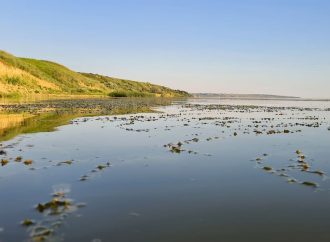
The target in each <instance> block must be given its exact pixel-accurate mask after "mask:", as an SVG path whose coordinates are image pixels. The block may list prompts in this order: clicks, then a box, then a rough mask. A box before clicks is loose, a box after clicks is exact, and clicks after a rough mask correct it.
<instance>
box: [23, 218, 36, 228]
mask: <svg viewBox="0 0 330 242" xmlns="http://www.w3.org/2000/svg"><path fill="white" fill-rule="evenodd" d="M21 224H22V225H23V226H26V227H28V226H31V225H34V224H35V221H33V220H31V219H28V218H26V219H24V220H23V221H22V222H21Z"/></svg>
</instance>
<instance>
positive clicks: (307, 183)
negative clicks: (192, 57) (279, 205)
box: [301, 181, 318, 187]
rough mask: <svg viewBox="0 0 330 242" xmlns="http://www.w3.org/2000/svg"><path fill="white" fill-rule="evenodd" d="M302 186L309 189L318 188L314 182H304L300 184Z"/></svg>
mask: <svg viewBox="0 0 330 242" xmlns="http://www.w3.org/2000/svg"><path fill="white" fill-rule="evenodd" d="M301 184H302V185H305V186H309V187H318V184H317V183H315V182H310V181H304V182H302V183H301Z"/></svg>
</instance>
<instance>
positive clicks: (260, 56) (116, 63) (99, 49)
mask: <svg viewBox="0 0 330 242" xmlns="http://www.w3.org/2000/svg"><path fill="white" fill-rule="evenodd" d="M329 10H330V2H329V1H326V0H313V1H311V0H292V1H284V0H269V1H263V0H244V1H243V0H236V1H225V0H224V1H210V0H209V1H187V0H182V1H174V0H169V1H162V0H160V1H151V0H140V1H133V0H126V1H114V0H113V1H105V0H97V1H93V2H90V1H87V0H85V1H80V2H79V3H77V2H73V1H72V2H69V1H64V0H61V1H56V2H46V1H41V0H32V1H18V0H13V1H6V2H3V3H2V14H1V15H0V28H1V31H2V37H1V39H0V49H3V50H5V51H7V52H9V53H12V54H14V55H17V56H22V57H31V58H37V59H47V60H51V61H55V62H58V63H60V64H63V65H65V66H67V67H69V68H71V69H73V70H76V71H81V72H92V73H98V74H103V75H108V76H114V77H120V78H125V79H132V80H139V81H145V82H151V83H155V84H160V85H165V86H169V87H171V88H174V89H182V90H186V91H188V92H191V93H229V94H230V93H235V94H272V95H284V96H298V97H305V98H330V94H328V93H329V91H328V90H330V81H329V74H330V69H329V66H330V59H329V54H330V47H329V42H330V29H329V23H330V16H329V14H328V13H329Z"/></svg>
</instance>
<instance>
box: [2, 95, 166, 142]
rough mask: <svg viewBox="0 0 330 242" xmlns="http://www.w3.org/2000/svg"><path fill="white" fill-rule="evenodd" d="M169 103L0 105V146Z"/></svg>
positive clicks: (115, 101) (124, 101) (155, 100)
mask: <svg viewBox="0 0 330 242" xmlns="http://www.w3.org/2000/svg"><path fill="white" fill-rule="evenodd" d="M169 102H170V100H167V99H159V98H151V99H150V98H148V99H147V98H120V99H102V100H91V99H88V100H53V101H46V102H37V103H26V104H7V105H1V106H0V109H2V110H3V111H2V112H1V113H0V142H1V141H7V140H10V139H12V138H14V137H15V136H17V135H20V134H27V133H37V132H49V131H54V130H55V129H56V127H58V126H61V125H64V124H67V123H68V122H69V121H70V120H72V119H75V118H78V117H87V116H101V115H114V114H128V113H139V112H150V111H151V107H153V106H157V105H166V104H169Z"/></svg>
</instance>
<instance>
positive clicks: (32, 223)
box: [21, 184, 85, 241]
mask: <svg viewBox="0 0 330 242" xmlns="http://www.w3.org/2000/svg"><path fill="white" fill-rule="evenodd" d="M70 192H71V186H70V185H67V184H59V185H55V186H53V193H52V198H51V199H50V200H49V201H47V202H44V203H42V202H41V203H38V204H37V205H36V207H35V209H36V211H38V212H39V213H40V214H42V215H43V219H41V220H33V219H30V218H26V219H24V220H23V221H21V225H22V226H23V227H26V228H27V232H28V233H29V236H30V239H31V240H32V241H48V240H50V239H51V238H52V237H54V238H57V239H60V240H63V238H58V236H59V235H57V234H56V231H57V229H58V228H59V227H61V225H62V224H63V222H64V220H65V219H66V218H67V217H68V215H69V214H71V213H73V212H75V211H77V210H78V209H79V208H82V207H84V206H85V204H84V203H76V202H74V201H73V200H72V199H70V198H68V194H69V193H70ZM61 236H62V235H61Z"/></svg>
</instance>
